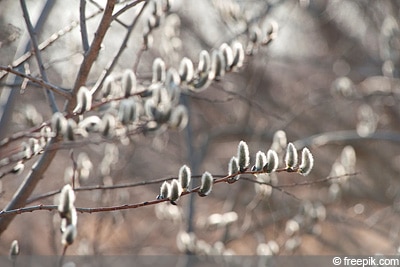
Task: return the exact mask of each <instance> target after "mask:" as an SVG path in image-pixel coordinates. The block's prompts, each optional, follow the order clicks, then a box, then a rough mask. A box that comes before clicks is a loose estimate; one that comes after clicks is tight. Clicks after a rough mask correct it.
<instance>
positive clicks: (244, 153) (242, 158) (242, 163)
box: [237, 141, 250, 172]
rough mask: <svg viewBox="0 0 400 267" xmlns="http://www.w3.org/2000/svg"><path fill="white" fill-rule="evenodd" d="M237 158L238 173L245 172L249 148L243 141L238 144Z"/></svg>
mask: <svg viewBox="0 0 400 267" xmlns="http://www.w3.org/2000/svg"><path fill="white" fill-rule="evenodd" d="M237 158H238V163H239V169H240V171H241V172H243V171H245V170H246V168H247V167H248V166H249V164H250V155H249V147H248V146H247V143H246V142H245V141H240V142H239V145H238V151H237Z"/></svg>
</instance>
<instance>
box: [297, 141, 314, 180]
mask: <svg viewBox="0 0 400 267" xmlns="http://www.w3.org/2000/svg"><path fill="white" fill-rule="evenodd" d="M313 166H314V157H313V155H312V154H311V152H310V150H309V149H308V148H306V147H305V148H303V151H302V152H301V164H300V166H299V170H298V172H299V173H300V174H301V175H304V176H307V175H308V174H310V172H311V170H312V168H313Z"/></svg>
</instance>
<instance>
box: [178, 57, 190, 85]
mask: <svg viewBox="0 0 400 267" xmlns="http://www.w3.org/2000/svg"><path fill="white" fill-rule="evenodd" d="M193 75H194V70H193V62H192V61H191V60H190V59H189V58H187V57H184V58H182V60H181V63H180V65H179V76H180V77H181V80H182V81H185V82H190V81H191V80H192V79H193Z"/></svg>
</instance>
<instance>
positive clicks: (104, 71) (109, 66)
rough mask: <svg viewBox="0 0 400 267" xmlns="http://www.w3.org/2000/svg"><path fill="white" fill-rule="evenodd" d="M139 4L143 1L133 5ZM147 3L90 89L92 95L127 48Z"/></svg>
mask: <svg viewBox="0 0 400 267" xmlns="http://www.w3.org/2000/svg"><path fill="white" fill-rule="evenodd" d="M140 2H143V1H142V0H140V1H136V2H135V4H138V3H140ZM147 3H148V2H145V3H144V4H143V6H142V8H141V10H140V11H139V13H138V14H137V16H136V17H135V18H134V19H133V21H132V23H131V24H130V25H129V27H128V29H127V31H126V34H125V37H124V40H123V41H122V43H121V46H120V48H119V50H118V52H117V54H116V55H115V56H114V57H113V59H112V60H111V62H110V63H109V64H108V66H107V67H106V68H105V69H104V70H103V72H102V73H101V75H100V77H99V79H98V80H97V82H96V84H95V85H94V86H93V88H92V94H96V92H97V91H98V90H99V89H100V88H101V87H102V86H103V83H104V81H105V79H106V78H107V76H108V75H110V73H111V71H112V70H113V69H114V67H115V65H116V64H117V62H118V60H119V58H120V57H121V55H122V53H123V51H124V50H125V48H126V47H127V43H128V40H129V38H130V36H131V33H132V31H133V30H134V28H135V26H136V25H137V22H138V20H139V18H140V16H141V15H142V13H143V11H144V9H145V7H146V5H147Z"/></svg>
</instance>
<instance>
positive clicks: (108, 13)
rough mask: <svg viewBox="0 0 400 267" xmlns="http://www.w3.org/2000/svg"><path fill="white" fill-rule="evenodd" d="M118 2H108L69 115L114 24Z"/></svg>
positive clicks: (76, 87) (80, 72) (69, 106)
mask: <svg viewBox="0 0 400 267" xmlns="http://www.w3.org/2000/svg"><path fill="white" fill-rule="evenodd" d="M115 1H116V0H108V1H107V5H106V8H105V10H104V13H103V17H102V19H101V21H100V25H99V27H98V29H97V31H96V33H95V37H94V39H93V42H92V44H91V45H90V49H89V51H88V52H87V53H86V54H85V57H84V59H83V62H82V64H81V67H80V69H79V71H78V75H77V78H76V81H75V84H74V87H73V89H72V95H73V97H72V99H71V100H70V101H69V102H68V105H67V113H72V110H73V109H74V107H75V105H76V93H77V92H78V90H79V88H80V87H81V86H83V85H85V83H86V81H87V78H88V76H89V73H90V70H91V68H92V66H93V63H94V61H95V60H96V58H97V56H98V55H99V52H100V46H101V43H102V42H103V39H104V36H105V34H106V32H107V30H108V29H109V28H110V24H111V22H112V12H113V10H114V6H115Z"/></svg>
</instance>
